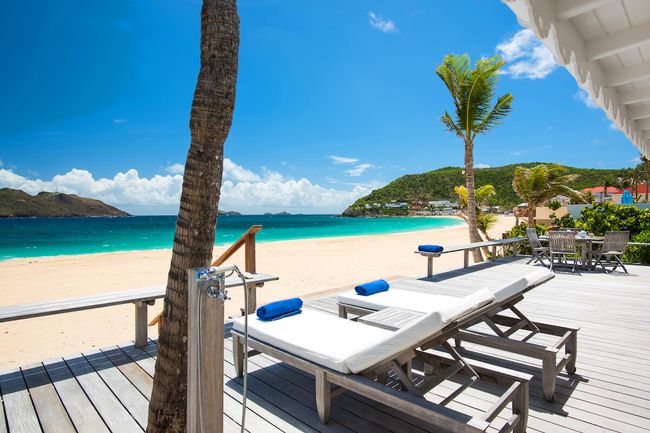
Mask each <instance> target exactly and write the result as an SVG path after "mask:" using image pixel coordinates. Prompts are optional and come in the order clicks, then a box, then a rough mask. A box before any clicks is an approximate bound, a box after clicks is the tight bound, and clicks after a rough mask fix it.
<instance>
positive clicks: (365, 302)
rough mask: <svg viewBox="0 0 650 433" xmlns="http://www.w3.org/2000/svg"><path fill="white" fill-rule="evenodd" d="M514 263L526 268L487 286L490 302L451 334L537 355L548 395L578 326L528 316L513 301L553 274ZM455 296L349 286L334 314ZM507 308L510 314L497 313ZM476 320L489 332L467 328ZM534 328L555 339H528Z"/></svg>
mask: <svg viewBox="0 0 650 433" xmlns="http://www.w3.org/2000/svg"><path fill="white" fill-rule="evenodd" d="M513 266H518V267H520V268H522V270H525V272H522V274H521V276H520V277H518V278H515V279H513V280H512V281H510V282H509V283H508V284H502V285H499V286H494V287H488V288H486V289H488V290H490V291H491V292H492V293H493V295H494V297H495V302H494V305H493V306H492V308H490V309H488V310H487V311H485V312H484V313H483V314H480V315H478V316H476V317H475V318H473V319H472V320H468V321H465V322H464V324H463V326H462V328H463V329H461V330H460V331H459V333H458V335H457V337H456V338H455V341H456V346H460V345H461V342H462V341H468V342H472V343H477V344H480V345H484V346H489V347H493V348H497V349H501V350H506V351H510V352H513V353H517V354H520V355H525V356H529V357H533V358H537V359H540V360H542V383H543V389H544V397H545V398H546V399H547V400H548V401H553V399H554V396H555V385H556V378H557V375H558V374H560V373H561V372H562V369H563V368H566V371H567V372H568V373H570V374H573V373H575V370H576V357H577V338H578V337H577V334H578V330H579V329H578V328H569V327H564V326H557V325H551V324H547V323H541V322H533V321H532V320H530V319H529V318H528V317H526V316H525V315H524V314H523V313H522V312H521V311H520V310H519V309H518V308H517V307H516V304H517V303H519V302H521V301H522V300H523V299H524V294H525V293H527V292H528V291H530V290H532V289H533V288H535V287H537V286H539V285H540V284H543V283H545V282H546V281H548V280H550V279H552V278H553V277H554V274H553V273H552V272H551V271H549V270H548V269H546V268H532V267H530V266H521V265H513ZM531 269H534V270H532V271H531ZM431 284H436V287H437V288H441V287H444V285H443V283H431ZM458 299H459V298H458V297H453V296H445V295H439V294H434V293H425V292H414V291H410V290H400V289H394V288H391V289H389V290H387V291H384V292H380V293H376V294H373V295H370V296H360V295H358V294H356V293H355V292H354V291H350V292H345V293H343V294H341V295H339V296H338V306H339V316H340V317H342V318H347V317H348V314H355V315H359V316H363V315H367V314H371V313H373V312H375V311H379V310H383V309H385V308H391V307H397V308H400V309H405V310H413V311H419V312H423V313H428V312H429V311H432V310H433V309H436V308H439V307H445V306H448V305H452V304H453V303H454V302H455V301H456V300H458ZM506 310H508V311H510V312H511V313H512V314H514V316H515V317H512V316H506V315H502V314H500V313H502V312H504V311H506ZM478 323H485V324H486V325H487V326H488V327H489V328H490V329H491V331H492V332H493V334H489V333H486V332H481V331H477V330H475V329H469V328H470V327H472V326H474V325H476V324H478ZM519 330H527V331H530V334H528V335H527V336H526V337H525V338H523V339H521V340H520V339H515V338H513V334H514V333H516V332H517V331H519ZM536 333H542V334H549V335H552V336H556V337H559V339H557V340H556V341H554V342H553V344H551V345H548V346H543V345H540V344H534V343H530V342H528V341H527V340H528V339H529V338H530V337H532V335H533V334H536ZM562 349H564V352H565V353H564V355H562V357H561V358H560V360H559V361H558V359H557V355H558V354H559V353H560V352H561V350H562Z"/></svg>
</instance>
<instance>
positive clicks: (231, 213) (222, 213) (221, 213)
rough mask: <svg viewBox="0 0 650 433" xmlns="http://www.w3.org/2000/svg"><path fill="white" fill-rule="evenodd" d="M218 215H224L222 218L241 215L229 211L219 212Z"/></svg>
mask: <svg viewBox="0 0 650 433" xmlns="http://www.w3.org/2000/svg"><path fill="white" fill-rule="evenodd" d="M219 215H224V216H241V214H240V213H239V212H235V211H234V210H231V211H227V210H226V211H224V210H220V211H219Z"/></svg>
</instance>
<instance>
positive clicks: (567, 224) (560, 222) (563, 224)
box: [552, 214, 576, 229]
mask: <svg viewBox="0 0 650 433" xmlns="http://www.w3.org/2000/svg"><path fill="white" fill-rule="evenodd" d="M552 216H555V214H553V215H552ZM553 225H554V226H555V227H556V228H561V229H565V228H573V227H575V226H576V220H575V219H573V217H572V216H571V214H564V215H562V217H561V218H553Z"/></svg>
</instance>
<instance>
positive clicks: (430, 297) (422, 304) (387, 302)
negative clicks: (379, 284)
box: [338, 289, 458, 312]
mask: <svg viewBox="0 0 650 433" xmlns="http://www.w3.org/2000/svg"><path fill="white" fill-rule="evenodd" d="M338 298H339V302H340V303H342V304H348V305H354V306H355V307H361V308H366V309H368V310H373V311H379V310H383V309H384V308H389V307H396V308H401V309H403V310H412V311H420V312H429V311H436V310H437V309H440V308H447V307H449V306H450V305H453V304H454V303H456V302H458V296H445V295H438V294H434V293H423V292H414V291H412V290H401V289H388V290H386V291H384V292H379V293H374V294H372V295H369V296H362V295H358V294H357V292H355V291H354V290H352V291H349V292H345V293H341V294H340V295H338Z"/></svg>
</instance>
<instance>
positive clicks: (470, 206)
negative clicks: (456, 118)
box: [465, 139, 483, 263]
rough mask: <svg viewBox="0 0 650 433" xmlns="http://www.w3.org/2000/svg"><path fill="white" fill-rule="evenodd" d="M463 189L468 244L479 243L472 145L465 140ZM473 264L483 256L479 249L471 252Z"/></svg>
mask: <svg viewBox="0 0 650 433" xmlns="http://www.w3.org/2000/svg"><path fill="white" fill-rule="evenodd" d="M465 188H467V227H468V228H469V240H470V242H481V241H482V239H481V235H480V234H479V233H478V228H477V226H476V195H475V193H474V143H472V141H471V140H470V139H466V140H465ZM472 255H473V256H474V263H478V262H482V261H483V256H482V255H481V251H480V250H479V249H475V250H473V251H472Z"/></svg>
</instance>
